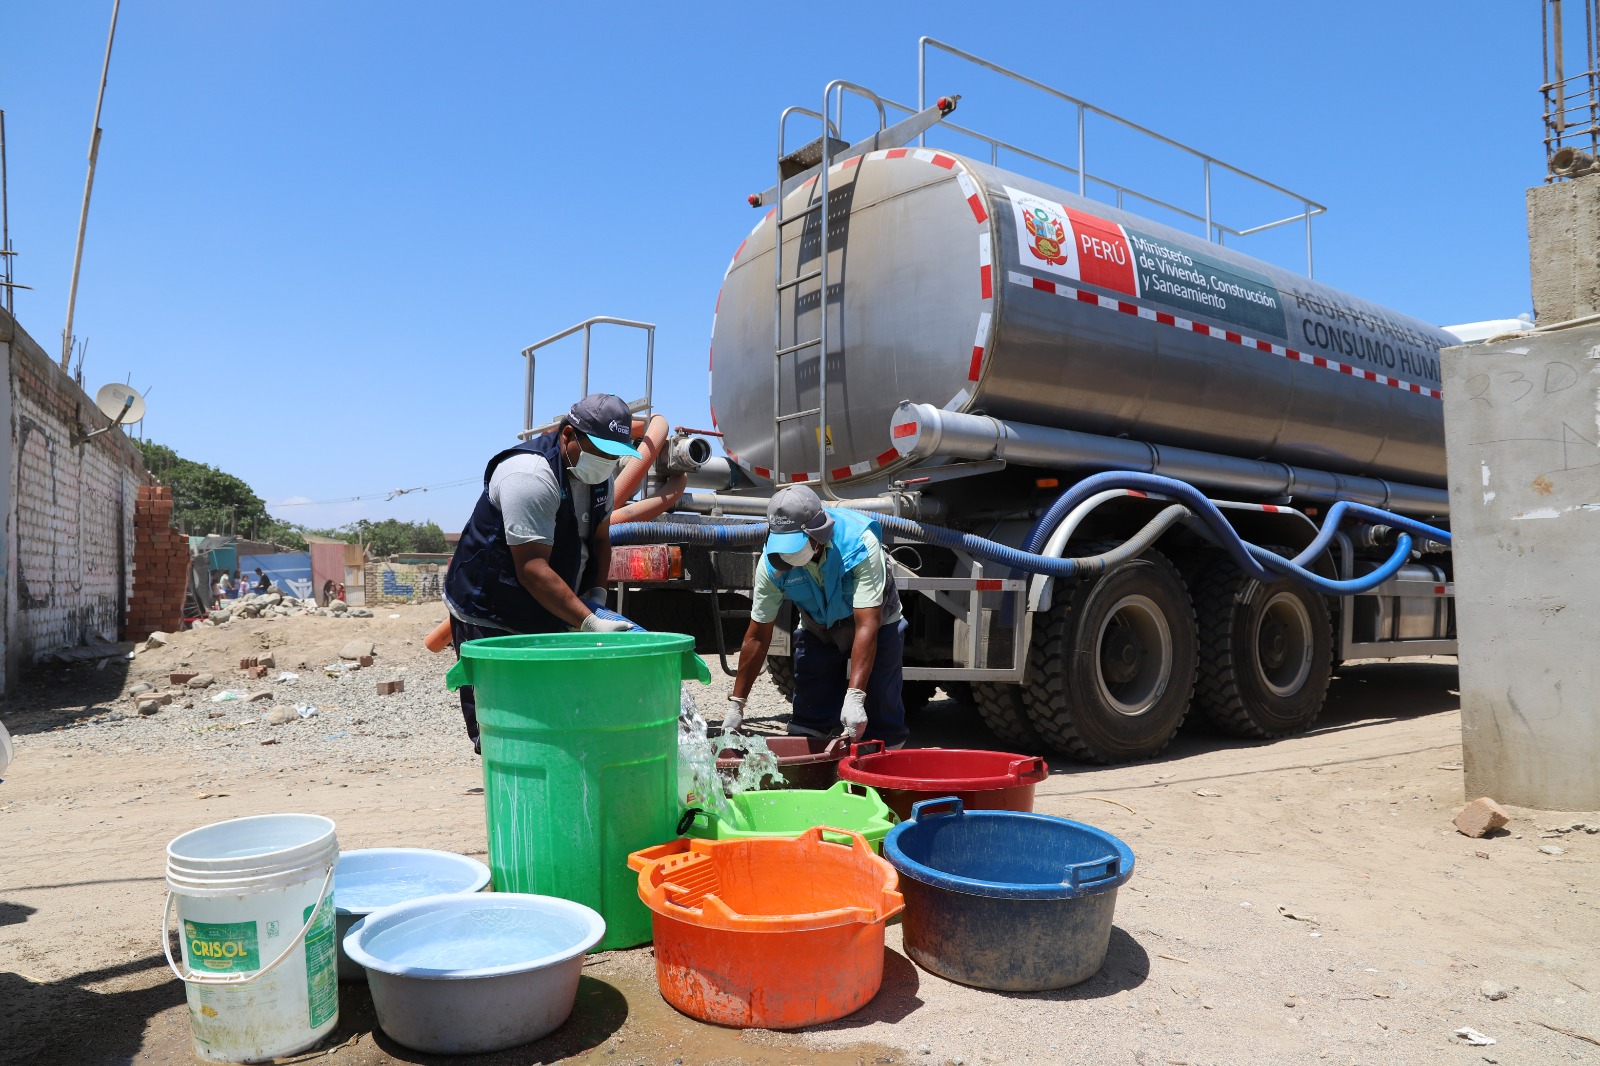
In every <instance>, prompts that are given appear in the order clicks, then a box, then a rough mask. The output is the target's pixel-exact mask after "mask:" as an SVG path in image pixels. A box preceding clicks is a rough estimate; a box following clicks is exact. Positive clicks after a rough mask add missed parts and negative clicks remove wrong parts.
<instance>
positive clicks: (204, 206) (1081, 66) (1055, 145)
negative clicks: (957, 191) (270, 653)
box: [0, 0, 1543, 529]
mask: <svg viewBox="0 0 1600 1066" xmlns="http://www.w3.org/2000/svg"><path fill="white" fill-rule="evenodd" d="M110 10H111V4H110V2H109V0H104V2H97V3H87V2H81V0H60V2H52V3H47V4H46V3H34V4H22V3H18V4H12V5H9V6H8V8H7V9H6V11H5V12H4V14H3V15H0V34H3V36H4V39H5V41H6V44H5V48H4V51H5V60H4V62H3V63H0V109H4V110H5V112H6V128H7V154H8V157H9V163H10V208H11V238H12V243H13V246H14V247H15V249H16V250H17V252H18V256H17V260H16V265H15V271H16V280H17V281H19V282H21V283H24V284H29V285H32V286H34V287H35V288H34V291H32V292H28V291H19V292H18V293H17V297H16V309H17V316H18V318H19V319H20V321H21V323H22V325H23V327H24V328H25V329H27V330H28V331H29V332H30V333H31V334H33V336H34V337H35V338H36V339H37V340H38V341H39V342H40V343H41V344H42V345H43V346H44V347H45V348H46V350H47V351H51V352H58V351H59V348H60V331H61V327H62V323H63V320H64V316H65V308H66V300H67V287H68V281H69V278H70V274H71V265H72V246H73V240H74V237H75V234H76V227H77V216H78V208H79V203H80V199H81V196H82V191H83V178H84V170H85V153H86V151H87V148H88V141H89V133H90V127H91V119H92V117H93V113H94V94H95V90H96V87H97V79H98V76H99V71H100V63H101V60H102V57H103V53H104V48H105V34H106V25H107V21H108V19H109V16H110ZM799 11H800V9H799V8H796V7H789V6H779V5H773V4H765V5H759V4H743V3H741V4H731V3H710V2H706V3H698V4H672V5H662V4H634V3H620V2H619V3H608V4H562V5H552V4H538V5H532V4H511V3H506V4H490V3H459V4H437V3H431V4H423V3H412V2H398V3H387V4H381V5H380V4H375V3H362V2H354V0H351V2H337V3H327V2H326V0H321V2H291V0H275V2H273V3H266V4H248V5H247V4H217V3H199V2H189V3H179V2H158V0H126V2H125V3H124V4H123V5H122V14H121V20H120V23H119V26H118V32H117V43H116V50H115V53H114V55H113V58H112V68H111V82H110V86H109V89H108V90H107V94H106V103H105V111H104V115H103V117H102V120H101V125H102V127H103V129H104V131H105V132H104V134H103V137H102V141H101V148H100V163H99V171H98V175H97V178H96V184H95V193H94V204H93V208H92V212H91V216H90V222H89V230H88V239H87V244H86V250H85V256H84V267H83V279H82V282H81V283H80V288H79V295H78V306H77V320H76V323H75V332H76V333H77V335H78V336H79V337H87V338H88V340H89V347H88V356H87V360H86V362H85V381H86V385H87V386H88V387H89V389H90V391H91V392H92V391H93V390H94V388H95V387H97V386H98V385H100V384H103V383H104V382H106V381H113V380H114V381H122V380H124V379H126V378H127V377H128V375H130V374H131V375H132V382H133V384H134V385H136V386H138V387H141V388H149V389H150V390H151V395H150V415H149V417H148V419H147V423H146V432H147V434H148V435H149V436H151V437H152V438H153V439H155V440H158V441H160V442H162V443H165V444H169V445H171V446H173V447H174V448H176V449H177V450H178V451H179V452H180V453H181V454H183V455H186V456H188V457H190V458H194V459H198V460H201V461H204V462H209V463H212V464H214V465H216V466H219V467H221V468H223V469H225V470H228V471H229V472H231V473H235V474H237V475H239V476H241V477H243V478H245V479H246V480H247V481H248V482H249V483H250V484H251V485H252V486H253V487H254V488H255V489H256V491H257V492H258V493H260V494H261V495H262V496H263V497H264V498H265V499H267V500H268V501H269V504H274V505H275V506H273V507H272V510H273V511H274V513H276V514H278V515H279V516H280V517H284V518H287V519H290V520H293V521H300V522H305V523H308V524H311V525H319V526H320V525H335V524H339V523H342V522H345V521H349V520H351V519H354V518H358V517H370V518H383V517H391V516H393V517H398V518H404V519H422V518H431V519H434V520H436V521H438V522H439V523H440V524H441V525H443V526H444V527H446V528H447V529H454V528H459V527H460V526H461V524H462V522H463V521H464V519H465V517H466V515H467V513H468V512H469V511H470V508H471V505H472V501H473V499H474V498H475V496H476V491H477V490H476V489H475V488H474V487H472V486H462V487H456V488H451V489H441V490H435V491H431V492H428V493H417V494H410V495H406V496H402V497H399V498H397V499H395V500H393V501H385V500H383V499H381V498H379V499H376V500H368V501H361V502H354V503H342V504H332V505H324V506H277V505H279V504H282V503H283V502H284V501H290V500H326V499H334V498H340V497H348V496H354V495H358V494H365V493H371V492H374V491H378V490H387V489H392V488H409V487H413V486H422V485H437V484H442V483H447V482H454V481H460V480H462V479H465V478H473V477H475V476H476V475H478V474H480V473H481V471H482V467H483V463H484V461H485V460H486V459H487V457H488V456H489V455H490V454H491V453H492V452H493V451H495V450H496V449H497V448H499V447H501V446H503V445H504V444H506V443H508V442H510V441H511V440H512V438H513V435H514V433H515V432H516V430H518V429H519V428H521V419H522V367H521V359H520V357H519V356H518V354H517V353H518V351H519V350H520V349H521V348H522V347H523V346H524V345H526V344H528V343H530V342H531V341H533V340H536V339H538V338H540V337H543V336H545V335H547V334H550V333H554V332H556V331H557V330H559V329H561V328H563V327H565V326H567V325H569V324H571V323H574V322H576V321H578V320H580V319H583V318H586V317H588V316H590V315H599V314H609V315H617V316H622V317H628V318H637V319H644V320H648V321H653V322H655V323H657V324H658V331H657V339H656V398H657V404H658V407H659V408H660V409H662V410H664V411H665V412H666V413H667V414H668V415H669V416H670V417H671V418H672V419H673V420H674V421H675V422H678V423H687V424H695V425H703V424H705V422H706V421H707V417H708V416H707V413H706V388H705V386H706V376H705V353H706V346H707V340H708V336H709V330H710V324H711V312H712V306H713V304H714V302H715V299H716V294H717V288H718V285H719V283H720V281H721V277H722V272H723V269H724V268H725V267H726V265H727V262H728V258H729V256H730V255H731V254H732V251H733V249H734V248H735V247H736V246H737V245H738V243H739V241H740V240H741V239H742V238H743V236H744V234H745V233H746V232H747V231H748V230H749V228H750V226H751V225H752V224H753V222H754V221H755V218H754V215H753V213H752V211H751V210H750V208H749V207H748V206H747V205H746V204H745V203H744V197H745V195H746V194H748V193H750V192H752V191H756V190H759V189H761V188H764V187H766V186H767V185H768V184H770V183H771V180H772V171H773V158H774V150H775V136H776V135H775V127H776V120H777V116H778V113H779V111H780V110H781V109H782V108H783V107H785V106H787V105H789V104H793V103H802V104H807V105H809V106H813V107H814V106H816V104H817V101H818V100H819V99H820V94H821V90H822V87H823V86H824V85H825V84H826V83H827V82H828V81H829V80H831V79H833V78H848V79H850V80H852V81H856V82H859V83H862V84H865V85H868V86H871V87H873V88H875V89H877V90H878V91H880V92H882V93H883V94H884V95H886V96H890V97H893V98H896V99H901V100H906V101H911V102H914V98H915V92H916V49H915V45H916V41H917V38H918V37H919V36H920V35H923V34H927V35H931V36H934V37H938V38H940V39H942V40H946V41H949V42H951V43H953V44H956V45H958V46H960V47H962V48H965V49H967V50H969V51H972V52H976V53H978V54H980V55H984V56H986V57H988V58H991V59H993V60H995V61H996V62H999V63H1002V64H1005V65H1008V66H1011V67H1014V68H1016V69H1019V70H1021V71H1023V72H1025V73H1028V74H1031V75H1033V76H1035V77H1038V78H1039V79H1040V80H1042V81H1046V82H1049V83H1051V84H1054V85H1056V86H1058V87H1060V88H1062V89H1063V90H1065V91H1067V92H1070V93H1073V94H1075V95H1077V96H1080V97H1082V98H1084V99H1086V100H1088V101H1090V102H1092V103H1095V104H1098V105H1100V106H1102V107H1105V108H1107V109H1109V110H1112V111H1116V112H1118V113H1121V114H1123V115H1126V116H1127V117H1129V118H1132V119H1134V120H1136V121H1139V122H1141V123H1143V124H1145V125H1147V126H1150V127H1153V128H1154V129H1157V130H1159V131H1161V132H1163V133H1166V134H1168V135H1170V136H1172V137H1175V138H1177V139H1179V140H1183V141H1186V142H1188V143H1190V144H1193V145H1195V146H1197V147H1200V148H1203V149H1205V150H1206V151H1209V152H1211V153H1212V154H1213V155H1215V156H1217V157H1219V158H1221V159H1224V160H1227V161H1229V162H1232V163H1235V164H1237V165H1239V166H1241V167H1244V168H1246V169H1249V170H1252V171H1254V172H1256V173H1259V174H1261V175H1263V176H1264V177H1267V178H1269V179H1271V180H1273V181H1275V182H1277V183H1279V184H1281V185H1284V186H1287V187H1289V188H1291V189H1294V190H1296V191H1298V192H1301V193H1303V194H1305V195H1307V196H1309V197H1311V198H1313V199H1315V200H1318V201H1320V202H1322V203H1324V204H1326V205H1328V207H1329V208H1330V211H1329V214H1328V215H1327V216H1325V217H1324V218H1322V219H1320V220H1319V221H1318V224H1317V229H1316V276H1317V278H1318V280H1320V281H1324V282H1326V283H1328V284H1332V285H1335V286H1338V287H1340V288H1343V289H1346V290H1349V291H1351V292H1354V293H1356V294H1358V295H1361V296H1364V297H1367V298H1369V299H1373V300H1376V301H1377V302H1379V303H1382V304H1386V305H1388V306H1390V307H1393V308H1396V309H1398V310H1401V311H1405V312H1407V313H1410V314H1413V315H1416V316H1417V317H1419V318H1423V319H1426V320H1429V321H1433V322H1437V323H1451V322H1461V321H1470V320H1473V319H1479V318H1489V317H1506V316H1513V315H1516V314H1519V313H1521V312H1523V311H1526V310H1529V309H1530V307H1529V304H1530V298H1529V295H1528V266H1527V243H1526V242H1527V236H1526V221H1525V215H1524V208H1523V193H1524V190H1525V188H1526V187H1528V186H1530V185H1533V184H1536V183H1538V182H1539V181H1540V180H1541V178H1542V175H1543V156H1542V149H1541V146H1540V123H1539V96H1538V93H1537V91H1536V90H1537V85H1538V81H1539V77H1540V72H1539V47H1540V45H1539V22H1538V10H1537V5H1534V4H1517V5H1512V4H1506V3H1500V2H1493V0H1480V2H1453V3H1451V2H1426V3H1424V2H1415V3H1405V4H1395V3H1393V2H1388V3H1381V4H1380V3H1371V2H1364V0H1346V2H1340V3H1301V4H1284V3H1281V0H1280V2H1250V3H1243V2H1241V3H1221V2H1219V3H1211V4H1192V3H1164V2H1163V3H1157V2H1147V3H1144V4H1089V3H1077V2H1056V3H1050V4H1026V3H1017V4H1010V5H1000V6H986V5H976V4H972V3H961V4H957V3H940V2H925V3H920V4H916V5H910V4H874V3H857V4H855V5H851V6H850V7H849V17H848V18H847V17H843V16H841V15H839V14H831V15H828V16H826V17H816V16H807V15H803V14H800V13H799ZM930 81H931V84H930V90H933V91H935V92H959V93H961V94H963V101H962V105H961V111H960V113H959V116H958V117H959V118H960V119H961V120H963V121H965V122H968V123H972V124H976V125H978V126H979V128H995V129H999V130H1002V131H1004V133H1005V135H1006V136H1007V137H1017V138H1026V139H1027V140H1026V145H1027V146H1028V147H1035V148H1037V149H1039V150H1042V151H1046V152H1049V151H1055V152H1058V153H1059V154H1060V155H1062V156H1066V155H1068V154H1070V151H1071V149H1070V143H1071V133H1070V132H1069V131H1070V129H1071V127H1070V124H1069V119H1070V115H1069V114H1067V113H1065V112H1061V111H1052V110H1050V109H1049V108H1047V107H1045V108H1041V107H1039V106H1037V105H1036V104H1035V103H1033V102H1031V101H1030V100H1029V99H1028V98H1027V97H1025V96H1023V95H1022V94H1019V93H1016V92H1012V91H1010V90H1009V89H1008V88H1007V87H1006V86H1004V85H1002V84H1000V83H999V82H998V81H997V80H996V79H993V78H992V77H990V76H988V75H984V74H982V73H980V72H977V71H973V70H970V69H962V68H960V67H959V66H958V65H957V64H956V63H954V62H953V61H948V60H946V61H941V62H939V63H936V64H935V65H934V67H933V72H932V77H931V79H930ZM848 117H849V113H848V112H847V119H848ZM1091 130H1093V127H1091ZM847 132H848V128H847ZM1102 146H1104V147H1103V148H1102V150H1103V151H1105V152H1106V155H1105V156H1101V157H1097V156H1095V155H1094V154H1093V152H1094V150H1095V148H1101V147H1102ZM949 147H952V148H955V149H957V150H959V149H960V146H959V145H958V144H956V143H954V142H952V143H950V144H949ZM1120 148H1121V146H1120V145H1119V144H1118V143H1117V142H1116V141H1115V139H1114V138H1112V137H1111V135H1110V134H1106V135H1105V136H1103V137H1102V138H1101V139H1100V140H1098V141H1095V142H1093V144H1092V145H1091V162H1095V161H1096V159H1097V158H1102V159H1104V160H1105V163H1106V166H1107V168H1108V169H1111V168H1115V167H1121V168H1123V169H1122V172H1123V173H1125V174H1128V175H1130V176H1131V175H1134V174H1137V175H1139V176H1141V177H1143V178H1144V179H1146V184H1153V185H1155V186H1156V187H1157V188H1158V190H1160V191H1167V190H1169V189H1170V190H1174V195H1177V194H1178V192H1181V191H1183V190H1197V189H1198V180H1197V179H1195V178H1194V176H1193V174H1192V173H1189V172H1185V171H1182V170H1181V169H1179V168H1178V167H1177V166H1176V165H1175V164H1173V163H1169V162H1164V161H1163V160H1162V159H1160V158H1159V157H1152V156H1147V155H1145V154H1139V153H1132V152H1131V151H1130V152H1127V153H1123V152H1121V151H1120ZM1218 196H1219V202H1220V203H1224V204H1226V205H1227V207H1228V208H1229V209H1234V208H1235V207H1237V209H1238V210H1240V211H1241V212H1243V211H1245V209H1246V208H1251V207H1255V208H1257V209H1258V213H1257V215H1255V216H1254V217H1256V218H1257V219H1259V220H1264V219H1265V218H1267V217H1276V216H1273V215H1271V214H1270V212H1271V211H1272V210H1273V207H1274V205H1270V204H1265V203H1264V202H1263V203H1261V204H1253V203H1249V202H1246V201H1245V200H1244V199H1242V198H1238V199H1236V197H1238V192H1237V190H1232V189H1227V188H1219V190H1218ZM1276 206H1282V205H1281V204H1280V205H1276ZM1281 213H1282V214H1287V213H1289V212H1288V211H1283V212H1281ZM1242 247H1243V249H1244V250H1246V251H1249V252H1251V253H1252V254H1256V255H1260V256H1261V257H1262V258H1266V259H1269V260H1271V261H1274V262H1278V263H1281V264H1282V265H1284V266H1287V267H1289V268H1291V269H1295V270H1300V269H1303V265H1304V261H1303V251H1302V246H1301V244H1300V242H1299V238H1298V236H1295V237H1293V238H1285V239H1281V240H1278V241H1277V242H1275V243H1274V242H1263V243H1260V244H1258V245H1245V246H1242ZM553 351H555V352H562V351H564V352H565V353H566V355H565V357H562V356H559V355H552V356H551V357H550V358H548V359H547V360H546V361H545V364H544V367H543V368H542V369H541V373H540V379H539V383H538V389H539V411H538V412H537V413H538V414H539V415H541V416H542V415H546V414H554V413H556V412H558V411H559V410H560V409H561V408H563V407H565V405H566V404H567V403H570V402H571V399H572V398H573V397H575V395H576V392H577V388H578V374H577V370H576V361H577V348H576V347H575V345H574V346H571V347H568V348H566V349H555V350H553ZM642 362H643V360H642V348H641V346H640V345H638V344H637V342H636V341H634V340H632V339H631V338H629V337H625V336H620V335H618V336H614V337H612V338H610V339H608V340H606V341H605V342H603V343H602V344H601V345H600V346H599V347H598V348H597V350H596V358H595V367H594V371H593V377H592V381H591V385H592V387H594V388H603V389H607V390H608V391H615V392H618V393H621V394H623V395H625V396H633V395H637V394H638V392H639V390H640V384H641V382H642V375H643V369H642Z"/></svg>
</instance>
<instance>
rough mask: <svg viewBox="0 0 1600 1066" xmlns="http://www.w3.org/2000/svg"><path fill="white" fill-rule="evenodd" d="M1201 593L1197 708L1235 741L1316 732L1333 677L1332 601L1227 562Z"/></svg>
mask: <svg viewBox="0 0 1600 1066" xmlns="http://www.w3.org/2000/svg"><path fill="white" fill-rule="evenodd" d="M1273 550H1275V551H1279V549H1273ZM1280 554H1283V553H1282V552H1281V551H1280ZM1194 590H1195V594H1194V599H1195V609H1196V612H1197V613H1198V615H1199V620H1200V668H1199V681H1198V683H1197V684H1196V686H1195V706H1196V707H1197V708H1199V710H1200V712H1201V713H1202V714H1204V715H1205V717H1206V718H1207V720H1209V721H1210V722H1211V723H1212V724H1213V725H1215V726H1216V727H1217V728H1218V729H1220V730H1221V731H1222V732H1224V733H1228V734H1230V735H1232V736H1239V737H1282V736H1288V735H1289V734H1291V733H1303V732H1305V731H1306V730H1307V729H1309V728H1310V727H1311V724H1312V723H1313V722H1315V721H1316V720H1317V715H1319V714H1321V713H1322V704H1323V701H1324V700H1325V699H1326V698H1327V695H1328V678H1329V677H1330V676H1331V675H1332V673H1333V629H1332V625H1331V623H1330V622H1329V619H1328V604H1327V601H1326V600H1325V599H1324V598H1323V597H1322V596H1321V595H1320V594H1319V593H1316V592H1313V591H1312V590H1311V589H1308V588H1306V587H1305V586H1304V585H1301V584H1299V583H1298V582H1296V581H1291V580H1289V579H1288V578H1284V579H1283V580H1281V581H1275V582H1273V583H1272V584H1270V585H1263V584H1262V583H1261V582H1259V581H1256V580H1254V579H1253V578H1248V577H1246V576H1244V575H1243V574H1242V573H1240V572H1239V570H1238V568H1236V567H1235V566H1233V565H1232V564H1231V563H1222V562H1220V561H1219V563H1218V565H1216V566H1213V567H1211V568H1209V569H1208V570H1206V571H1204V572H1203V573H1202V574H1201V575H1200V576H1199V577H1198V578H1197V579H1196V581H1195V585H1194Z"/></svg>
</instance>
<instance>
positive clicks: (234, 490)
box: [139, 441, 304, 543]
mask: <svg viewBox="0 0 1600 1066" xmlns="http://www.w3.org/2000/svg"><path fill="white" fill-rule="evenodd" d="M139 447H140V448H141V449H142V450H143V452H144V466H145V469H146V470H148V471H150V473H152V474H154V475H155V476H156V477H157V478H159V479H160V480H161V482H162V483H163V484H165V485H167V486H168V487H170V488H171V489H172V523H173V525H175V526H177V527H178V528H179V529H181V530H183V531H184V532H186V533H197V534H201V535H204V534H207V533H233V532H238V533H248V532H250V530H251V529H252V528H255V527H268V526H271V525H273V524H274V523H275V520H274V519H273V518H272V516H271V515H269V514H267V505H266V503H265V502H264V501H263V500H262V499H261V497H259V496H257V495H256V494H255V493H254V492H252V491H251V489H250V486H249V485H247V484H245V483H244V481H242V480H241V479H239V478H236V477H234V476H233V475H232V474H228V473H224V472H223V471H221V470H218V469H217V468H216V467H214V466H209V465H207V464H206V463H197V462H195V461H194V460H192V459H185V458H183V457H182V456H181V455H179V454H178V453H177V452H175V451H173V450H172V449H171V448H168V447H167V446H166V445H164V444H156V443H155V442H153V441H140V442H139ZM301 543H304V541H303V540H302V542H301Z"/></svg>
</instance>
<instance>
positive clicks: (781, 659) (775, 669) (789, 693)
mask: <svg viewBox="0 0 1600 1066" xmlns="http://www.w3.org/2000/svg"><path fill="white" fill-rule="evenodd" d="M767 675H768V676H769V677H771V678H772V683H773V684H774V685H776V686H777V688H778V692H779V693H781V694H782V695H783V698H784V699H785V700H787V701H789V702H790V703H793V702H794V660H793V659H791V658H789V657H788V656H787V655H769V656H767Z"/></svg>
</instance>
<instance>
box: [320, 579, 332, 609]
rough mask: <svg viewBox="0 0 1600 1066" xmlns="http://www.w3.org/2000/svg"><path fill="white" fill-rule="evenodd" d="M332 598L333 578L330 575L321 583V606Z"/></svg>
mask: <svg viewBox="0 0 1600 1066" xmlns="http://www.w3.org/2000/svg"><path fill="white" fill-rule="evenodd" d="M333 600H334V595H333V579H332V578H331V577H330V578H329V579H328V580H326V581H324V582H323V583H322V606H324V607H326V606H328V604H330V603H332V602H333Z"/></svg>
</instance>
